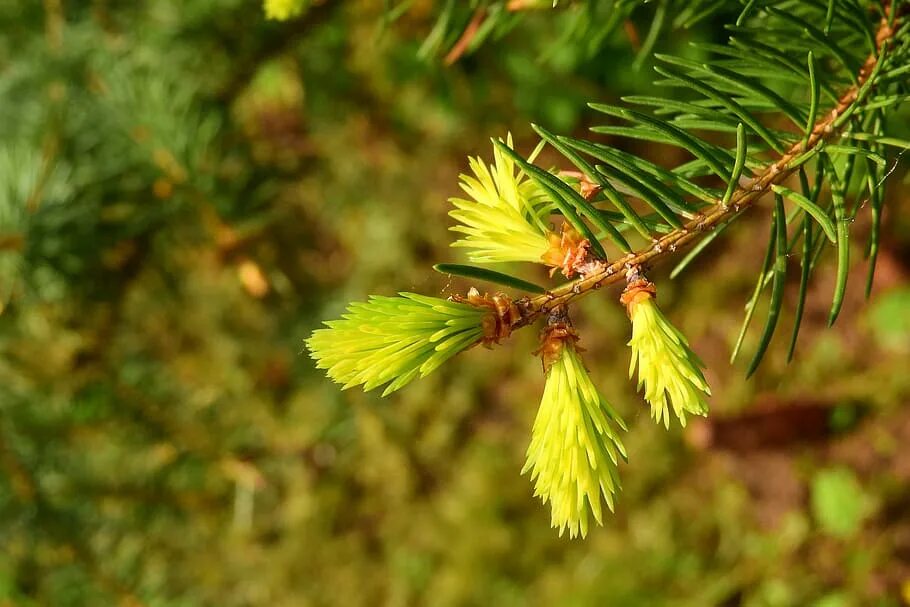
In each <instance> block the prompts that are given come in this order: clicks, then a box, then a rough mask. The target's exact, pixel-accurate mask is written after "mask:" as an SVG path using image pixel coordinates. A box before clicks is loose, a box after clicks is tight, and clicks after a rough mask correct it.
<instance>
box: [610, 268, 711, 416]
mask: <svg viewBox="0 0 910 607" xmlns="http://www.w3.org/2000/svg"><path fill="white" fill-rule="evenodd" d="M655 293H656V291H655V289H654V285H653V284H652V283H650V282H648V281H647V280H645V279H642V278H635V279H634V280H631V281H630V282H629V285H628V286H627V287H626V290H625V291H624V292H623V294H622V299H621V301H622V303H623V304H625V306H626V311H627V312H628V313H629V318H630V319H631V320H632V339H631V340H630V341H629V346H631V347H632V361H631V363H630V365H629V377H630V378H631V377H632V374H633V373H634V372H635V368H636V366H637V367H638V387H639V389H641V388H642V386H644V390H645V400H647V401H648V403H650V405H651V417H653V418H654V420H655V421H656V422H657V423H660V422H661V421H663V423H664V426H666V427H667V428H668V429H669V428H670V407H671V406H672V408H673V413H675V414H676V417H678V418H679V423H680V424H681V425H682V426H683V427H685V425H686V414H687V413H688V414H691V415H701V416H705V415H707V414H708V403H707V400H706V399H705V396H710V395H711V389H710V388H709V387H708V382H707V381H705V376H704V375H703V374H702V369H703V368H704V366H705V365H704V363H702V362H701V360H699V358H698V356H696V355H695V353H694V352H692V350H691V349H689V342H688V341H687V340H686V338H685V337H683V335H682V333H680V332H679V331H678V330H677V329H676V327H674V326H673V325H672V324H670V321H669V320H667V317H666V316H664V314H663V312H661V311H660V308H658V307H657V302H656V301H655Z"/></svg>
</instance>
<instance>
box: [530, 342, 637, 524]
mask: <svg viewBox="0 0 910 607" xmlns="http://www.w3.org/2000/svg"><path fill="white" fill-rule="evenodd" d="M619 429H622V430H625V429H626V426H625V424H624V422H623V421H622V418H620V417H619V415H617V414H616V412H615V411H614V410H613V408H612V407H611V406H610V405H609V404H608V403H607V402H606V401H605V400H604V399H603V397H601V395H600V394H599V393H598V391H597V388H595V387H594V384H593V383H592V382H591V378H590V377H589V376H588V372H587V371H586V370H585V368H584V365H583V364H582V362H581V359H580V357H579V355H578V352H576V350H575V346H574V345H573V344H572V342H571V341H566V342H564V343H563V346H562V351H561V352H560V353H559V354H558V355H557V357H556V358H555V360H554V361H553V364H552V365H551V366H550V368H549V370H548V371H547V383H546V387H545V389H544V393H543V398H542V399H541V402H540V409H539V410H538V412H537V418H536V419H535V420H534V428H533V431H532V435H531V445H530V447H528V454H527V456H528V459H527V463H526V464H525V467H524V469H523V470H522V474H524V473H525V472H528V471H530V472H531V479H532V480H533V481H534V495H536V496H540V497H541V498H542V499H543V501H544V503H547V502H549V503H550V509H551V525H552V526H553V527H554V528H559V535H560V536H562V534H563V533H564V532H565V530H566V529H568V530H569V536H570V537H573V538H574V537H577V536H579V535H580V536H582V537H584V536H585V535H586V534H587V532H588V513H589V512H590V513H591V514H592V515H593V516H594V520H595V521H597V523H598V524H603V509H602V506H601V496H603V499H604V500H605V501H606V503H607V507H609V508H610V510H611V511H612V510H613V495H614V494H615V493H616V492H618V491H619V489H620V482H619V472H618V469H617V464H618V463H619V458H623V459H626V451H625V447H624V446H623V444H622V441H621V440H620V438H619Z"/></svg>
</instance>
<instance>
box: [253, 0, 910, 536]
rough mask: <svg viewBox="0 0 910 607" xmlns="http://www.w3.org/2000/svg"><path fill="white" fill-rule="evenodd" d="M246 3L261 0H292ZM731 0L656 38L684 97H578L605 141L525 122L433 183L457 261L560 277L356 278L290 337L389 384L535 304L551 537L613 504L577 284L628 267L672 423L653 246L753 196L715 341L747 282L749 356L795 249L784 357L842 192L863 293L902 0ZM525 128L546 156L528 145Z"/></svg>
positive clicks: (899, 65) (702, 404)
mask: <svg viewBox="0 0 910 607" xmlns="http://www.w3.org/2000/svg"><path fill="white" fill-rule="evenodd" d="M734 1H736V0H734ZM266 4H267V7H269V12H270V15H272V16H275V17H279V18H281V17H283V16H288V15H289V14H290V12H289V11H293V7H294V6H302V3H293V2H277V1H274V2H273V1H271V0H270V1H268V2H267V3H266ZM633 4H634V3H633ZM664 4H666V3H664ZM696 4H697V3H696ZM722 4H725V3H714V5H712V6H720V5H722ZM662 6H663V5H662ZM740 6H741V11H740V13H739V15H738V18H737V19H736V20H735V22H734V23H730V24H729V29H730V30H731V31H732V34H733V35H732V36H731V37H730V38H729V40H728V41H727V43H726V44H703V45H698V48H697V51H698V53H700V55H701V56H702V57H704V58H702V59H699V60H693V59H689V58H683V57H674V56H666V55H658V56H657V60H658V62H659V65H658V66H657V67H656V68H655V69H656V72H657V74H658V75H659V79H658V80H657V82H656V83H655V84H656V85H657V86H658V87H660V88H673V89H680V90H682V91H683V92H684V95H683V97H682V98H684V99H686V100H684V101H683V100H680V96H679V95H674V96H673V97H668V98H664V97H661V96H658V95H654V96H633V97H627V98H625V99H624V100H623V101H624V103H623V104H622V105H603V104H592V106H591V107H592V108H593V109H594V110H596V111H598V112H600V113H601V114H603V115H604V116H606V117H607V118H609V119H610V122H609V123H608V124H606V125H604V126H599V127H595V128H593V129H592V130H593V131H594V132H595V133H596V134H599V136H600V137H602V136H605V135H606V136H609V137H612V138H613V139H611V140H610V142H611V143H607V142H606V141H607V140H604V139H600V138H593V137H592V138H591V139H580V138H573V137H564V136H559V135H555V134H553V133H551V132H549V131H548V130H546V129H545V128H543V127H539V126H535V127H534V128H535V130H536V132H537V133H538V134H539V135H540V138H541V144H540V145H539V146H537V149H535V150H534V152H533V153H532V154H531V155H530V158H526V157H524V156H522V155H520V154H518V153H517V152H516V151H515V150H514V149H513V148H514V146H513V144H512V140H511V138H510V137H509V138H507V139H506V140H505V141H502V140H496V141H494V149H493V164H492V166H489V167H488V166H487V165H485V163H484V162H482V161H481V160H480V159H471V160H470V162H469V164H470V168H471V172H472V173H473V175H463V176H462V177H461V187H462V190H463V191H464V193H465V196H466V197H465V198H455V199H453V200H452V204H453V206H454V209H453V210H452V211H451V213H450V215H451V217H452V219H453V220H455V222H456V224H455V225H454V226H453V227H452V230H453V231H454V232H456V233H458V234H459V239H458V240H456V242H455V243H454V245H453V246H455V247H459V248H465V249H467V250H468V253H467V257H468V260H469V261H471V262H473V263H475V264H483V265H487V264H495V263H499V262H526V263H532V264H538V265H540V266H542V267H544V268H546V269H547V270H548V271H549V275H550V276H553V274H555V273H557V272H559V273H561V274H563V276H564V277H565V278H567V279H571V280H570V281H569V282H563V284H558V285H555V286H550V287H544V286H538V285H535V284H532V283H529V282H527V281H524V280H521V279H519V278H516V277H514V276H510V275H508V274H503V273H501V272H499V271H497V270H495V269H490V268H486V267H476V266H464V265H458V264H440V265H437V266H435V267H436V269H437V270H438V271H440V272H442V273H445V274H453V275H459V276H463V277H467V278H470V279H473V280H483V281H487V282H492V283H495V284H498V285H500V286H503V287H506V288H509V289H512V290H514V291H517V293H518V294H517V295H515V296H509V295H506V294H504V293H496V294H494V295H481V294H480V293H479V292H478V291H477V290H476V289H472V290H471V291H470V292H469V293H468V294H467V296H465V297H457V296H456V297H453V298H450V300H449V301H444V300H441V299H435V298H430V297H422V296H419V295H414V294H410V293H403V294H401V295H400V296H398V297H373V298H372V299H371V300H370V301H369V302H368V303H364V304H351V306H350V307H349V309H348V314H346V315H344V316H343V318H342V319H341V320H337V321H330V322H327V323H326V328H324V329H319V330H317V331H316V332H315V333H314V334H313V336H312V337H311V338H310V339H309V340H308V341H307V346H308V347H309V350H310V353H311V355H312V357H313V358H314V359H315V360H316V361H317V364H318V366H319V367H320V368H323V369H326V370H327V372H328V375H329V377H331V378H332V379H333V380H335V381H337V382H339V383H342V384H343V385H344V387H345V388H347V387H350V386H354V385H363V387H364V389H366V390H370V389H372V388H375V387H378V386H380V385H383V384H388V385H387V387H386V389H385V393H386V394H387V393H389V392H392V391H394V390H397V389H398V388H401V387H402V386H404V385H405V384H406V383H408V382H409V381H411V380H413V379H415V378H417V377H423V376H425V375H426V374H428V373H429V372H431V371H432V370H433V369H435V368H437V367H438V366H439V365H440V364H442V363H443V362H444V361H446V360H448V359H449V358H451V357H452V356H453V355H455V354H456V353H458V352H460V351H462V350H464V349H466V348H469V347H471V346H473V345H475V344H483V345H485V346H488V347H491V346H492V345H493V344H498V343H500V342H501V341H503V340H504V339H506V338H508V337H509V335H510V334H511V332H512V331H514V330H517V329H519V328H522V327H526V326H530V325H532V324H534V323H535V322H536V321H538V320H544V321H545V322H544V328H543V330H542V333H541V347H540V350H539V351H538V353H539V354H540V355H541V357H542V359H543V363H544V365H543V366H544V371H545V374H546V385H545V388H544V393H543V398H542V400H541V403H540V409H539V411H538V414H537V418H536V420H535V422H534V425H533V429H532V431H531V441H530V447H529V448H528V452H527V463H526V465H525V467H524V472H529V473H530V475H531V479H532V481H533V483H534V491H535V494H536V495H538V496H540V497H541V498H542V499H543V501H544V502H545V503H549V504H550V508H551V521H552V525H553V526H554V527H556V528H558V529H559V530H560V533H563V532H564V531H565V530H566V529H568V531H569V535H570V536H571V537H575V536H578V535H581V536H584V535H585V534H586V533H587V531H588V527H589V525H588V522H589V516H593V518H594V520H595V521H596V522H597V523H599V524H600V523H602V521H603V516H602V502H601V500H604V501H605V502H606V504H607V506H608V507H609V508H610V509H611V510H612V509H613V506H614V494H615V493H617V492H618V491H619V487H620V483H619V474H618V465H619V461H620V460H621V459H623V460H624V459H625V456H626V453H625V449H624V447H623V445H622V442H621V440H620V438H619V436H618V432H619V431H620V430H624V429H625V424H624V422H623V421H622V419H621V418H620V417H619V415H618V414H617V413H616V412H615V411H614V410H613V408H612V407H611V406H610V405H609V404H608V403H607V401H606V400H605V399H604V398H603V397H602V396H601V394H600V392H599V391H598V390H597V388H596V387H595V385H594V383H593V381H592V379H591V378H590V377H589V376H588V371H587V370H586V369H585V367H584V365H583V364H582V362H581V358H580V352H581V349H580V347H579V346H578V343H577V342H578V334H577V333H576V331H575V329H574V328H573V326H572V324H571V321H570V320H569V315H568V308H569V306H570V305H571V304H572V303H573V302H574V301H575V300H577V299H578V298H580V297H582V296H585V295H588V294H590V293H594V292H598V289H599V288H600V287H603V286H606V285H609V284H613V283H616V282H620V281H625V282H626V288H625V290H624V292H623V294H622V297H621V298H620V299H621V302H622V303H623V304H624V305H625V306H626V311H627V313H628V316H629V318H630V320H631V339H630V341H629V346H630V347H631V349H632V359H631V365H630V375H632V374H633V373H634V372H635V371H637V373H638V385H639V388H640V389H642V390H643V392H644V399H645V400H646V401H647V403H648V404H649V406H650V410H651V415H652V417H653V418H654V420H655V421H656V422H657V423H662V424H663V425H664V426H665V427H666V428H668V429H669V428H670V423H671V415H670V413H671V411H672V413H673V415H674V416H675V417H676V418H677V419H678V420H679V423H680V425H683V426H684V425H685V423H686V418H687V416H689V415H707V414H708V401H707V397H708V396H709V395H710V393H711V391H710V388H709V387H708V384H707V382H706V380H705V376H704V374H703V373H702V368H703V365H702V363H701V361H700V360H699V359H698V357H697V356H696V354H695V353H694V352H693V351H692V349H691V348H690V347H689V343H688V341H687V340H686V338H685V337H684V336H683V334H682V333H681V332H680V331H679V329H677V328H676V327H674V326H673V325H672V324H671V323H670V321H669V319H668V318H667V316H665V315H664V313H663V312H662V311H661V310H660V309H659V308H658V307H657V304H656V293H657V289H656V287H655V285H654V284H653V283H652V282H651V281H649V280H648V279H647V278H646V276H647V275H648V273H649V270H650V269H651V267H652V266H653V265H654V263H655V262H657V261H659V260H661V259H663V258H665V257H671V256H675V255H682V258H681V260H680V261H679V263H678V265H677V266H676V268H675V269H673V271H672V272H671V273H670V276H671V277H675V276H676V275H678V274H679V273H681V272H682V271H684V270H685V269H686V268H687V266H688V265H689V264H690V263H691V261H692V260H693V259H694V258H695V257H696V256H698V255H699V254H701V253H702V252H703V251H704V250H705V249H706V248H707V247H708V246H709V245H710V243H711V242H713V241H714V240H715V239H716V238H717V237H718V236H719V235H720V234H721V233H722V232H723V230H724V229H725V228H726V227H727V226H729V225H730V224H731V223H732V222H733V221H735V220H736V219H737V218H738V217H740V216H742V215H743V214H744V213H745V212H746V211H747V210H748V209H750V208H751V207H756V208H755V210H754V211H753V212H756V213H762V212H768V211H770V215H771V224H772V225H771V228H772V229H771V234H770V237H769V241H768V243H767V252H766V254H765V261H764V263H763V265H762V267H761V270H760V272H759V274H758V277H757V279H756V286H755V289H754V293H753V296H752V298H751V299H750V301H749V302H748V304H747V308H746V309H747V313H746V318H745V321H744V323H743V327H742V330H741V332H740V338H739V339H738V340H737V343H736V344H735V346H734V348H733V351H734V357H736V355H737V354H738V352H739V351H740V348H741V346H742V344H743V341H744V339H743V338H744V336H745V335H746V333H747V330H748V328H749V325H750V322H751V320H752V319H753V317H754V316H755V315H756V311H757V310H758V309H759V307H760V306H759V305H758V301H759V299H760V298H762V297H763V296H765V295H766V294H767V297H768V302H769V304H768V306H767V308H768V312H767V316H766V318H765V322H764V328H763V329H762V330H761V332H760V334H759V337H758V346H757V348H756V350H755V353H754V355H753V357H752V360H751V362H750V363H749V366H748V373H750V374H751V373H752V372H754V370H755V369H756V368H757V366H758V364H759V363H760V361H761V360H762V357H763V355H764V353H765V352H766V350H767V348H768V346H769V344H770V342H771V340H772V338H773V336H774V334H775V332H776V330H777V327H778V321H779V319H780V316H781V314H780V312H781V308H782V306H783V301H784V297H783V293H784V287H785V281H786V279H787V271H788V265H789V264H788V263H787V262H788V258H789V259H793V258H797V257H798V258H799V262H800V265H801V272H800V273H799V279H798V284H799V288H798V295H797V298H796V301H795V304H794V308H795V318H796V321H795V324H794V326H793V327H792V328H791V331H790V338H789V348H790V351H789V352H790V356H791V357H792V354H793V349H794V346H795V344H796V341H797V337H798V333H799V325H800V318H801V316H802V312H803V310H804V303H805V298H806V293H807V285H808V281H809V280H810V278H811V274H812V272H813V270H814V268H815V267H816V265H817V263H818V260H819V258H820V257H821V255H823V254H824V253H826V252H833V253H834V258H835V259H836V264H837V268H838V271H837V279H836V284H835V287H834V294H833V297H832V304H831V310H830V314H829V324H832V323H833V322H834V321H835V320H836V319H837V316H838V314H839V312H840V309H841V305H842V303H843V300H844V292H845V290H846V285H847V275H848V272H849V269H850V267H851V262H850V258H851V253H852V250H851V246H850V240H851V237H852V236H853V234H851V226H852V225H853V224H854V221H853V220H854V219H855V217H856V216H857V215H858V214H859V213H861V212H862V213H869V215H870V218H871V232H870V234H869V237H868V242H867V243H866V245H865V250H866V255H867V257H868V258H869V268H870V273H869V277H868V279H867V287H866V293H867V295H868V291H869V285H870V284H871V275H872V274H871V273H872V271H873V269H874V266H875V259H876V255H877V252H878V239H879V231H880V226H881V217H882V205H883V204H884V197H883V195H882V191H881V188H882V185H883V183H884V181H885V179H886V178H887V176H888V175H889V174H890V172H891V170H892V169H893V166H894V163H895V162H897V160H898V159H899V157H900V154H901V153H903V151H905V150H906V149H908V148H910V143H908V142H906V141H902V140H900V139H896V138H894V137H892V136H890V135H889V133H888V120H889V117H890V116H891V115H892V114H893V112H894V111H895V109H896V108H897V107H898V106H899V105H900V104H901V103H902V102H903V101H904V100H905V99H907V97H908V93H910V91H908V88H910V87H908V80H910V78H908V76H910V72H908V63H910V61H908V60H910V15H908V13H910V1H908V0H827V1H825V0H742V1H741V2H740ZM705 10H707V9H705ZM623 138H626V139H636V140H644V141H646V142H653V143H657V144H661V145H662V146H671V147H676V148H679V149H680V150H682V151H683V152H685V154H686V155H688V158H687V159H686V160H685V161H684V162H682V163H681V164H679V165H677V166H661V165H658V164H655V163H654V162H652V161H651V160H648V159H646V158H643V157H639V156H636V155H633V154H630V153H629V152H627V151H625V150H624V149H623V148H622V145H621V140H622V139H623ZM614 141H616V142H617V143H616V145H615V146H614V145H612V143H613V142H614ZM543 145H549V146H551V147H552V148H553V149H554V150H555V151H556V152H558V153H559V154H560V155H561V156H562V157H563V158H564V159H565V163H564V165H563V166H557V167H547V168H543V167H539V166H536V165H535V164H533V161H534V158H535V157H536V155H537V153H538V152H539V151H540V149H541V146H543ZM766 201H767V202H768V204H765V203H766ZM689 245H695V246H694V247H691V248H688V249H687V247H688V246H689ZM599 292H601V293H603V292H604V291H599ZM616 338H617V339H624V337H623V336H616Z"/></svg>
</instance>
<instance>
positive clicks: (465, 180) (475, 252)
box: [449, 135, 551, 263]
mask: <svg viewBox="0 0 910 607" xmlns="http://www.w3.org/2000/svg"><path fill="white" fill-rule="evenodd" d="M506 143H507V144H508V146H509V147H512V137H511V135H509V137H508V138H507V142H506ZM538 149H540V148H538ZM536 153H537V152H536V151H535V154H532V155H531V159H533V158H534V156H535V155H536ZM468 160H469V163H470V166H471V172H472V173H473V175H461V182H460V186H461V189H462V190H463V191H464V192H465V194H467V198H452V199H451V203H452V204H453V205H454V206H455V209H454V210H452V211H451V212H449V215H450V216H451V217H452V218H453V219H455V220H456V221H458V222H459V223H458V225H456V226H453V227H452V228H450V229H451V230H452V231H453V232H459V233H460V234H462V235H463V236H462V237H461V238H460V239H459V240H457V241H455V242H454V243H452V246H453V247H465V248H469V249H472V250H471V251H470V252H469V253H468V259H470V260H471V261H473V262H475V263H496V262H509V261H528V262H532V263H541V256H543V255H544V254H545V253H546V252H547V251H548V250H549V248H550V239H549V236H550V233H551V232H550V230H549V228H548V225H547V223H546V222H547V219H548V218H549V215H550V211H551V207H550V203H549V202H548V200H547V197H546V196H545V195H544V193H543V191H542V190H541V189H540V187H539V186H538V185H537V184H536V183H535V182H534V181H532V180H531V179H530V178H529V177H528V176H527V175H525V174H524V173H522V172H521V170H520V169H519V168H517V167H516V166H515V161H514V160H512V159H511V158H509V157H508V156H506V154H504V153H503V152H502V151H500V150H499V149H498V148H497V147H496V146H494V147H493V164H492V165H491V166H489V167H488V166H487V165H485V164H484V162H483V160H481V159H480V158H469V159H468Z"/></svg>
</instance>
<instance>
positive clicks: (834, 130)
mask: <svg viewBox="0 0 910 607" xmlns="http://www.w3.org/2000/svg"><path fill="white" fill-rule="evenodd" d="M891 13H892V3H891V1H890V0H886V1H885V2H884V4H883V17H882V19H881V21H880V23H879V26H878V29H877V30H876V35H875V41H876V51H875V52H874V53H872V54H870V55H869V57H868V58H867V59H866V61H865V62H864V64H863V66H862V67H861V68H860V70H859V71H858V73H857V75H856V78H855V80H854V83H853V84H852V85H851V86H850V87H849V88H848V89H846V91H844V93H843V94H842V95H841V96H840V97H839V98H838V101H837V104H836V105H835V107H834V109H833V110H831V111H829V112H828V113H827V114H825V115H824V116H823V117H821V118H820V119H819V120H817V121H816V122H815V126H814V127H813V128H812V131H811V133H810V134H809V136H808V137H807V138H805V139H802V140H800V141H798V142H797V143H794V144H793V145H792V146H790V148H789V149H787V150H786V151H785V152H784V153H783V154H781V156H780V158H778V159H777V160H776V161H775V162H773V163H771V164H770V165H768V167H767V168H765V169H764V171H762V172H761V173H760V174H759V175H758V176H757V177H756V178H754V179H752V180H750V181H749V184H748V185H747V186H745V187H744V186H743V185H742V184H740V186H739V188H738V189H737V190H736V191H735V192H734V194H733V196H732V198H730V201H729V203H727V204H723V200H722V199H721V198H718V200H717V202H716V204H715V205H714V206H713V207H712V208H711V210H710V211H708V212H707V213H700V214H698V215H697V216H696V217H694V218H693V219H691V220H690V221H689V222H687V223H686V224H685V225H683V227H681V228H677V229H674V230H673V231H671V232H669V233H667V234H665V235H664V236H662V237H661V238H659V239H655V240H654V241H653V242H652V243H651V245H649V246H647V247H645V248H642V249H640V250H638V251H634V252H632V253H629V254H628V255H625V256H624V257H622V258H620V259H618V260H616V261H614V262H613V263H611V264H609V265H606V266H604V267H603V268H602V269H600V270H599V271H597V272H593V273H591V274H589V275H587V276H584V277H582V278H579V279H578V280H575V281H573V282H569V283H566V284H564V285H562V286H560V287H558V288H556V289H553V290H551V291H548V292H547V293H546V294H544V295H539V296H536V297H534V298H532V299H526V300H524V301H519V302H516V303H517V304H518V306H519V309H520V311H521V319H520V320H519V321H518V322H517V324H516V325H515V328H518V327H521V326H526V325H528V324H531V323H533V322H534V321H535V320H537V319H538V318H540V317H542V316H545V315H546V314H548V313H549V311H550V310H552V309H554V308H555V307H556V306H559V305H564V304H567V303H568V302H570V301H573V300H575V299H577V298H579V297H582V296H584V295H586V294H588V293H590V292H592V291H594V290H597V289H599V288H601V287H603V286H606V285H610V284H613V283H616V282H619V281H621V280H625V277H626V273H627V272H628V271H630V270H634V269H639V268H643V267H645V266H648V265H650V264H653V263H654V262H656V261H659V260H661V259H663V258H664V257H667V256H669V255H671V254H672V253H675V252H676V251H678V250H679V249H680V248H681V247H684V246H686V245H689V244H692V243H694V242H696V241H698V240H699V239H700V238H701V237H703V236H704V235H705V234H707V233H709V232H711V231H712V230H714V229H715V228H717V227H718V226H720V225H722V224H723V223H724V222H725V221H727V220H729V219H731V218H732V217H733V216H734V215H737V214H739V213H741V212H742V211H743V210H745V209H747V208H749V207H751V206H753V205H754V204H755V203H756V202H757V201H758V200H759V199H761V198H762V197H763V196H764V195H765V194H767V193H769V192H770V191H771V189H772V187H773V186H777V185H779V184H781V183H783V182H784V181H785V180H786V179H787V177H789V176H790V175H792V174H793V173H794V172H796V171H797V170H798V169H799V167H800V166H802V165H803V164H804V163H805V162H807V161H808V160H809V159H810V158H811V157H812V156H814V154H813V153H812V150H814V149H816V148H817V147H818V146H819V145H824V144H825V143H827V142H830V141H832V140H834V139H835V138H836V137H838V136H839V135H840V134H841V133H842V132H843V130H844V128H845V127H846V126H847V124H848V122H847V121H846V120H844V119H843V118H844V117H846V116H847V115H850V114H852V113H853V112H854V110H855V108H856V107H857V106H858V105H859V104H860V103H861V102H862V101H863V99H864V98H865V97H866V96H868V94H869V92H870V90H871V88H872V86H874V82H873V81H872V80H871V78H872V77H873V76H874V75H875V74H876V71H877V69H876V68H877V66H878V65H879V63H880V62H881V61H882V60H883V59H884V58H885V56H886V47H887V45H888V44H889V43H890V42H891V40H892V39H893V37H894V35H895V33H896V32H897V31H898V30H899V29H900V26H901V24H902V22H903V20H904V18H905V16H906V11H904V10H898V11H897V13H896V14H894V15H892V14H891Z"/></svg>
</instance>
